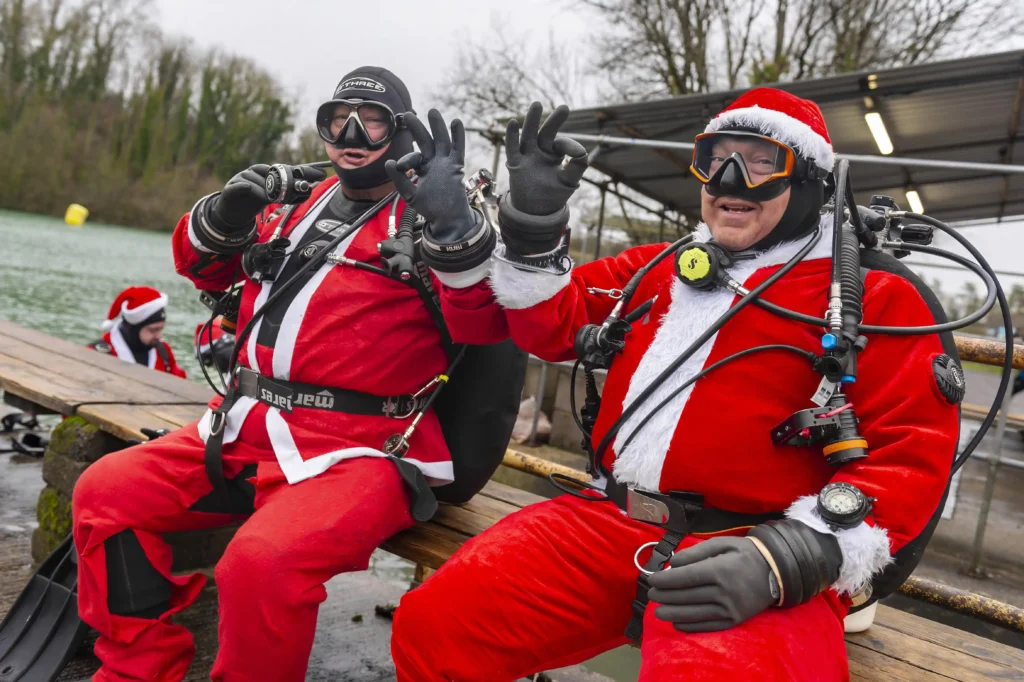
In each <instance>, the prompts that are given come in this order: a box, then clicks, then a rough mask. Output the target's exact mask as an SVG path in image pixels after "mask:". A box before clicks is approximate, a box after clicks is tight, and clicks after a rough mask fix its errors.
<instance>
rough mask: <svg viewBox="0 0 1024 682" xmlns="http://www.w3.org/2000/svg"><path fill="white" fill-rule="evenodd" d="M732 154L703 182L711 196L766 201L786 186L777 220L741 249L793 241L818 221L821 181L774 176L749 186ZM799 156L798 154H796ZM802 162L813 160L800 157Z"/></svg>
mask: <svg viewBox="0 0 1024 682" xmlns="http://www.w3.org/2000/svg"><path fill="white" fill-rule="evenodd" d="M729 131H737V132H757V131H752V130H750V129H749V128H741V127H727V128H723V129H722V130H720V131H719V132H722V133H727V132H729ZM735 156H737V155H733V157H730V158H728V159H726V160H725V161H724V162H723V163H722V166H721V167H720V168H719V169H718V171H717V172H716V173H715V174H714V176H712V177H711V179H710V181H708V183H707V184H706V185H704V187H705V189H706V190H707V193H708V194H710V195H711V196H713V197H735V198H736V199H742V200H744V201H752V202H755V203H760V202H762V201H770V200H772V199H774V198H776V197H778V196H780V195H781V194H782V193H783V192H785V191H786V188H787V187H788V188H789V190H790V193H789V203H787V204H786V210H785V212H784V213H783V214H782V218H780V219H779V222H778V224H777V225H776V226H775V227H774V228H773V229H772V231H771V232H769V233H768V234H767V235H765V236H764V237H763V238H762V239H761V240H759V241H758V242H757V243H755V244H753V245H752V246H750V247H749V248H747V249H744V250H745V251H764V250H766V249H769V248H771V247H773V246H775V245H776V244H781V243H782V242H788V241H794V240H796V239H800V238H801V237H804V236H806V235H808V234H810V233H811V232H812V231H813V230H814V228H815V227H816V226H817V225H818V221H819V219H820V216H821V208H822V206H824V205H825V181H824V180H822V179H819V178H807V177H787V178H778V179H775V180H772V181H770V182H767V183H765V184H763V185H760V186H758V187H755V188H753V189H751V188H749V187H747V185H746V183H745V182H744V181H743V173H742V172H741V170H740V168H739V163H740V161H739V160H738V159H737V158H734V157H735ZM798 158H799V155H798ZM802 160H803V161H804V162H805V164H806V163H813V162H808V161H807V160H806V159H802Z"/></svg>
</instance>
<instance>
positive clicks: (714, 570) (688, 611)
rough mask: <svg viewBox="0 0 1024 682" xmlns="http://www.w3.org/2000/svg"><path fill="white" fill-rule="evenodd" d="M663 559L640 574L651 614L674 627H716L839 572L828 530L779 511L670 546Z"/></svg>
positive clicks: (825, 582) (812, 588)
mask: <svg viewBox="0 0 1024 682" xmlns="http://www.w3.org/2000/svg"><path fill="white" fill-rule="evenodd" d="M762 549H763V551H762ZM766 555H767V556H766ZM768 557H771V563H769V560H768ZM772 563H774V566H773V565H772ZM669 566H670V568H668V569H666V570H664V571H658V572H656V573H654V574H653V575H651V576H648V578H647V580H648V582H649V583H650V585H651V589H650V591H648V593H647V596H648V598H649V599H650V600H651V601H653V602H657V603H659V604H661V606H659V607H657V608H656V609H655V611H654V615H655V617H657V618H660V619H661V620H665V621H668V622H670V623H672V624H673V625H675V628H676V629H677V630H680V631H682V632H716V631H719V630H727V629H729V628H731V627H735V626H736V625H739V624H740V623H742V622H744V621H746V620H748V619H750V618H753V617H754V616H756V615H757V614H759V613H761V612H762V611H764V610H765V609H767V608H769V607H771V606H776V605H778V606H783V607H787V606H796V605H798V604H803V603H804V602H806V601H809V600H810V599H811V597H813V596H815V595H816V594H818V593H819V592H822V591H823V590H825V589H826V588H828V586H829V585H831V584H832V583H834V582H835V581H836V580H838V579H839V569H840V567H841V566H842V552H841V551H840V549H839V542H838V541H837V540H836V538H835V536H833V535H827V534H825V533H819V532H817V531H815V530H813V529H811V528H810V527H809V526H807V525H806V524H804V523H801V522H800V521H794V520H792V519H785V520H783V521H771V522H769V523H765V524H761V525H759V526H756V527H755V528H754V529H753V530H751V532H750V535H749V536H748V537H744V538H737V537H716V538H711V539H708V540H705V541H704V542H701V543H700V544H698V545H695V546H693V547H690V548H687V549H684V550H682V551H680V552H677V553H676V555H675V556H673V557H672V560H671V561H670V562H669Z"/></svg>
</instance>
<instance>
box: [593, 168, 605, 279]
mask: <svg viewBox="0 0 1024 682" xmlns="http://www.w3.org/2000/svg"><path fill="white" fill-rule="evenodd" d="M607 195H608V183H607V182H606V183H603V184H602V185H601V208H600V210H598V212H597V241H596V242H595V243H594V260H597V259H598V258H600V257H601V230H603V229H604V199H605V197H606V196H607Z"/></svg>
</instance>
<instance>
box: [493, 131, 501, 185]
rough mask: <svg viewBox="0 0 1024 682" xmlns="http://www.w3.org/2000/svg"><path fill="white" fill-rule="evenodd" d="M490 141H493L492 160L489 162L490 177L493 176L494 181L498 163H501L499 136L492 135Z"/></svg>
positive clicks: (496, 178)
mask: <svg viewBox="0 0 1024 682" xmlns="http://www.w3.org/2000/svg"><path fill="white" fill-rule="evenodd" d="M491 142H493V143H494V160H493V161H492V162H491V177H492V178H494V180H495V182H497V180H498V165H499V164H500V163H501V138H500V137H498V136H494V137H493V138H491Z"/></svg>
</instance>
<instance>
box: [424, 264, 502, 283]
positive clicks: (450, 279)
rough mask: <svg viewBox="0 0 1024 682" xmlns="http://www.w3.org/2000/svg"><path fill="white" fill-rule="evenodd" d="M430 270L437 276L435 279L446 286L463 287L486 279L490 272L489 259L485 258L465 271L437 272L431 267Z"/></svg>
mask: <svg viewBox="0 0 1024 682" xmlns="http://www.w3.org/2000/svg"><path fill="white" fill-rule="evenodd" d="M431 272H432V273H434V277H437V281H439V282H440V283H441V284H443V285H445V286H446V287H449V288H451V289H465V288H467V287H471V286H473V285H474V284H476V283H478V282H482V281H484V280H485V279H487V276H488V275H490V274H491V261H490V259H487V260H486V261H484V262H483V263H481V264H480V265H478V266H476V267H475V268H473V269H472V270H466V271H465V272H438V271H437V270H434V269H431Z"/></svg>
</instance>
